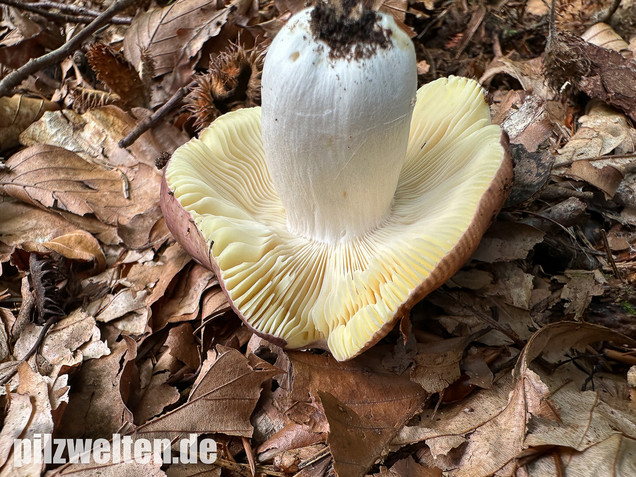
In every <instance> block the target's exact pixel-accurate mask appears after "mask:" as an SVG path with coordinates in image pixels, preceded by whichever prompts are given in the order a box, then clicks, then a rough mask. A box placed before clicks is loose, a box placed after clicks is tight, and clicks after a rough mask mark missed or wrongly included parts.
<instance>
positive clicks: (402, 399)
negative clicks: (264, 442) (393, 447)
mask: <svg viewBox="0 0 636 477" xmlns="http://www.w3.org/2000/svg"><path fill="white" fill-rule="evenodd" d="M372 351H373V352H370V353H366V354H365V355H364V356H362V357H360V358H356V359H354V360H352V361H347V362H343V363H339V362H337V361H335V360H334V359H333V358H332V357H329V356H320V355H312V354H307V353H300V352H289V353H288V355H289V359H290V362H291V366H292V368H291V369H292V370H291V373H292V375H293V385H292V392H291V395H290V399H291V400H292V401H298V402H310V400H311V396H317V397H318V396H320V397H321V399H322V397H324V396H327V398H326V399H327V400H328V405H327V407H325V415H326V419H327V421H328V422H329V425H330V428H331V425H332V423H334V428H333V429H330V433H329V438H328V439H329V440H328V442H329V446H330V449H331V452H332V455H333V456H334V467H335V468H336V469H339V468H341V469H347V470H346V471H345V472H344V473H343V474H341V475H351V476H353V475H364V473H365V472H367V471H368V470H369V466H370V465H371V464H372V463H373V462H374V461H375V459H377V458H378V457H380V456H381V455H382V454H383V453H384V451H385V450H387V449H388V445H389V443H390V442H391V441H392V440H393V438H394V436H395V435H396V434H397V432H398V430H399V429H400V427H401V426H402V425H403V424H404V423H405V422H406V421H407V420H408V419H410V418H411V416H413V414H415V413H416V412H417V411H418V410H419V408H420V407H421V405H422V403H423V401H424V399H425V396H426V395H425V393H424V392H423V390H422V388H421V387H420V386H418V385H417V384H416V383H413V382H412V381H411V380H410V379H409V377H408V375H406V374H405V375H403V376H399V375H396V374H393V373H390V372H388V371H386V370H384V368H383V367H382V364H381V363H382V353H381V351H380V350H378V349H377V348H376V349H375V350H372ZM327 393H328V394H329V395H327ZM330 396H331V397H330ZM338 402H340V403H342V404H343V406H346V409H348V410H350V411H351V412H349V411H346V410H345V411H341V410H340V409H339V408H338V404H337V403H338ZM323 406H324V404H323ZM343 409H345V408H344V407H343ZM343 412H344V413H345V414H342V413H343ZM345 415H346V416H348V417H347V418H346V419H350V420H351V421H350V422H351V423H353V424H352V425H354V428H352V429H351V432H356V433H358V434H356V435H358V436H359V434H360V433H366V432H371V434H369V436H371V435H373V436H374V440H373V443H372V444H371V443H369V446H368V447H367V443H365V442H364V441H361V440H359V439H356V440H354V441H349V440H348V439H347V438H346V436H345V435H343V434H340V431H341V430H342V429H343V427H340V426H341V425H344V424H345V422H344V421H343V419H345V417H344V416H345ZM347 422H348V421H347ZM345 427H346V426H345ZM351 446H354V447H355V455H354V454H352V452H353V451H352V447H351Z"/></svg>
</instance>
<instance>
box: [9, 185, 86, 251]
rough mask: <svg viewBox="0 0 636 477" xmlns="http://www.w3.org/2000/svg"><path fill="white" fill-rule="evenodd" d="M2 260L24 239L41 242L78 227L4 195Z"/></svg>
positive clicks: (70, 231)
mask: <svg viewBox="0 0 636 477" xmlns="http://www.w3.org/2000/svg"><path fill="white" fill-rule="evenodd" d="M0 209H1V210H2V213H1V214H0V244H2V243H3V244H5V245H6V246H7V250H6V251H3V250H2V247H0V262H6V261H7V260H9V255H11V253H12V252H13V248H14V247H15V246H17V245H21V244H22V243H24V242H33V243H41V242H46V241H48V240H52V239H54V238H55V237H59V236H60V235H65V234H67V233H72V232H74V231H75V230H77V227H76V226H75V225H73V224H71V223H70V222H68V221H67V220H65V219H64V218H63V217H60V216H59V215H58V214H55V213H53V212H50V211H47V210H42V209H40V208H38V207H35V206H33V205H30V204H25V203H23V202H19V201H18V200H17V199H14V198H13V197H7V196H0Z"/></svg>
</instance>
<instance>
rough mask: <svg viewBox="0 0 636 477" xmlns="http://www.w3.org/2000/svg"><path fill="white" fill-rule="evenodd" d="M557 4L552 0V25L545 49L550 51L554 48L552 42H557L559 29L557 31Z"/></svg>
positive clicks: (549, 28)
mask: <svg viewBox="0 0 636 477" xmlns="http://www.w3.org/2000/svg"><path fill="white" fill-rule="evenodd" d="M555 17H556V2H555V0H552V5H550V23H549V27H548V40H547V41H546V44H545V49H546V51H547V50H550V48H551V47H552V42H553V41H555V40H556V36H557V29H556V18H555Z"/></svg>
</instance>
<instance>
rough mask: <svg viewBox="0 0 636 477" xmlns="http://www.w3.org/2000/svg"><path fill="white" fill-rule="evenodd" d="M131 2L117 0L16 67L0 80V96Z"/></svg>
mask: <svg viewBox="0 0 636 477" xmlns="http://www.w3.org/2000/svg"><path fill="white" fill-rule="evenodd" d="M133 3H134V0H118V1H117V2H115V3H113V4H112V5H111V6H110V7H109V8H108V9H107V10H106V11H104V13H102V14H101V15H100V16H98V17H97V18H95V20H93V21H92V22H91V23H90V24H89V25H87V26H86V28H84V29H82V30H81V31H80V32H79V33H78V34H77V35H75V36H74V37H73V38H71V39H70V40H69V41H67V42H66V43H64V44H63V45H62V46H61V47H59V48H58V49H57V50H53V51H51V52H49V53H47V54H46V55H42V56H40V57H38V58H33V59H31V60H29V61H28V62H27V64H25V65H24V66H22V67H20V68H18V69H17V70H15V71H13V72H12V73H9V74H8V75H7V76H6V77H5V78H4V79H3V80H2V81H0V97H2V96H7V95H8V94H10V93H11V91H12V90H13V88H15V87H16V86H18V85H19V84H20V83H22V81H24V80H25V79H26V78H28V77H29V75H31V74H33V73H35V72H37V71H39V70H41V69H42V68H46V67H47V66H50V65H53V64H55V63H58V62H60V61H62V60H63V59H64V58H66V57H67V56H68V55H70V54H71V53H72V52H74V51H75V50H77V49H78V48H79V47H80V46H81V45H82V43H83V42H84V41H85V40H87V39H88V38H89V37H90V36H91V35H92V34H93V33H94V32H95V31H97V30H98V29H99V28H101V27H102V26H104V25H106V24H108V23H109V22H110V20H111V19H112V18H113V17H114V16H115V14H116V13H117V12H120V11H121V10H123V9H125V8H127V7H128V6H129V5H132V4H133Z"/></svg>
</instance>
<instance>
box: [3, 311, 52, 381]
mask: <svg viewBox="0 0 636 477" xmlns="http://www.w3.org/2000/svg"><path fill="white" fill-rule="evenodd" d="M62 318H64V315H53V316H51V317H50V318H49V319H48V320H46V322H45V323H44V325H43V326H42V328H41V329H40V333H39V334H38V337H37V339H36V340H35V343H33V346H31V349H29V351H27V353H26V354H25V355H24V356H23V357H22V359H21V360H19V361H18V365H20V364H22V363H24V362H26V361H28V360H29V359H31V356H33V355H34V354H35V353H36V352H37V350H38V348H39V347H40V345H41V344H42V342H43V341H44V338H46V334H47V332H48V331H49V329H50V328H51V326H53V325H54V324H56V323H57V322H58V321H60V320H61V319H62ZM17 372H18V366H16V367H15V369H13V370H12V371H11V372H9V373H7V374H6V375H5V376H4V377H3V378H2V379H0V386H4V385H5V384H7V383H8V382H9V381H11V378H13V376H15V374H16V373H17Z"/></svg>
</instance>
